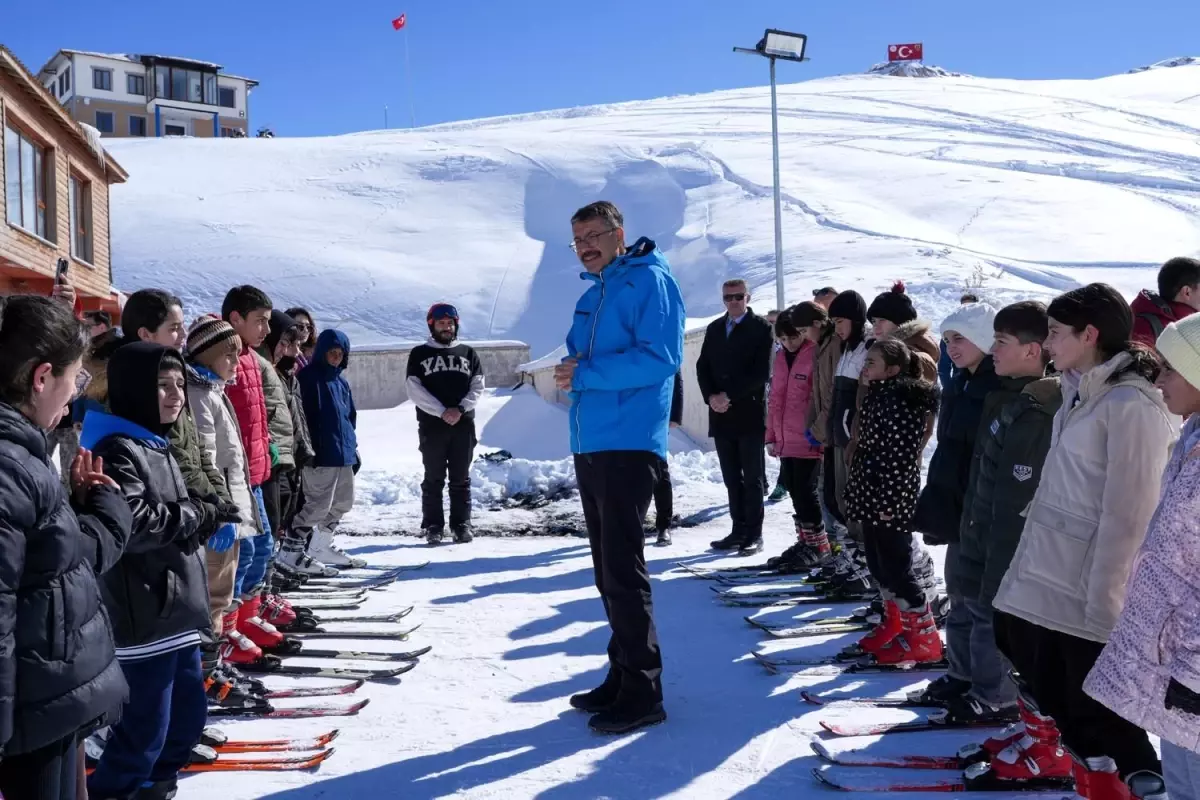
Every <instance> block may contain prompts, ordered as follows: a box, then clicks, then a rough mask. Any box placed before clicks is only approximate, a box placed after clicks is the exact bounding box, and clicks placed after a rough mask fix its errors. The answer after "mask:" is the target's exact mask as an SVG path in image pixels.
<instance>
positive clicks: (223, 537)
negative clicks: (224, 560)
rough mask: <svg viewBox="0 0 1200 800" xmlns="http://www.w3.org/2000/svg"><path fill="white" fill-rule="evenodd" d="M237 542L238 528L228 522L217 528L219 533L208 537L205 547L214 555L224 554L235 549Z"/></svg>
mask: <svg viewBox="0 0 1200 800" xmlns="http://www.w3.org/2000/svg"><path fill="white" fill-rule="evenodd" d="M236 540H237V526H236V525H234V524H233V523H232V522H226V523H225V524H224V525H222V526H221V527H219V528H217V532H216V533H214V534H213V535H212V536H210V537H208V541H207V542H205V543H204V546H205V547H207V548H208V549H209V550H211V551H213V552H214V553H224V552H225V551H226V550H228V549H229V548H231V547H233V543H234V541H236Z"/></svg>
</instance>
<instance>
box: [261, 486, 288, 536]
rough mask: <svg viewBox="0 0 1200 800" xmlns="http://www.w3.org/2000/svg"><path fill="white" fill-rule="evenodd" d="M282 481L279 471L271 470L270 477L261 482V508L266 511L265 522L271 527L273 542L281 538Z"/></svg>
mask: <svg viewBox="0 0 1200 800" xmlns="http://www.w3.org/2000/svg"><path fill="white" fill-rule="evenodd" d="M282 481H283V476H282V475H281V474H280V472H279V469H278V468H275V469H273V470H271V477H269V478H267V479H266V480H265V481H263V484H262V495H263V507H264V508H266V509H267V522H268V523H269V524H270V525H271V536H273V537H274V538H275V541H279V540H280V539H282V538H283V526H282V525H281V524H280V519H281V518H282V514H281V513H280V506H279V484H280V483H281V482H282Z"/></svg>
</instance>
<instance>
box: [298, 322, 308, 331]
mask: <svg viewBox="0 0 1200 800" xmlns="http://www.w3.org/2000/svg"><path fill="white" fill-rule="evenodd" d="M294 327H295V328H296V330H298V331H311V330H312V328H313V326H312V323H311V322H297V323H296V324H295V326H294Z"/></svg>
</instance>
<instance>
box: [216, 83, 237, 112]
mask: <svg viewBox="0 0 1200 800" xmlns="http://www.w3.org/2000/svg"><path fill="white" fill-rule="evenodd" d="M220 93H221V103H220V105H221V108H237V89H233V88H230V87H227V86H222V87H221V89H220Z"/></svg>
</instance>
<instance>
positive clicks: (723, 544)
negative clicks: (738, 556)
mask: <svg viewBox="0 0 1200 800" xmlns="http://www.w3.org/2000/svg"><path fill="white" fill-rule="evenodd" d="M744 538H746V537H744V536H742V532H741V531H739V530H737V529H734V530H733V532H731V533H730V534H729V535H728V536H726V537H725V538H724V539H717V540H716V541H714V542H709V547H711V548H712V549H713V550H737V549H738V548H740V547H741V546H742V540H743V539H744Z"/></svg>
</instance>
